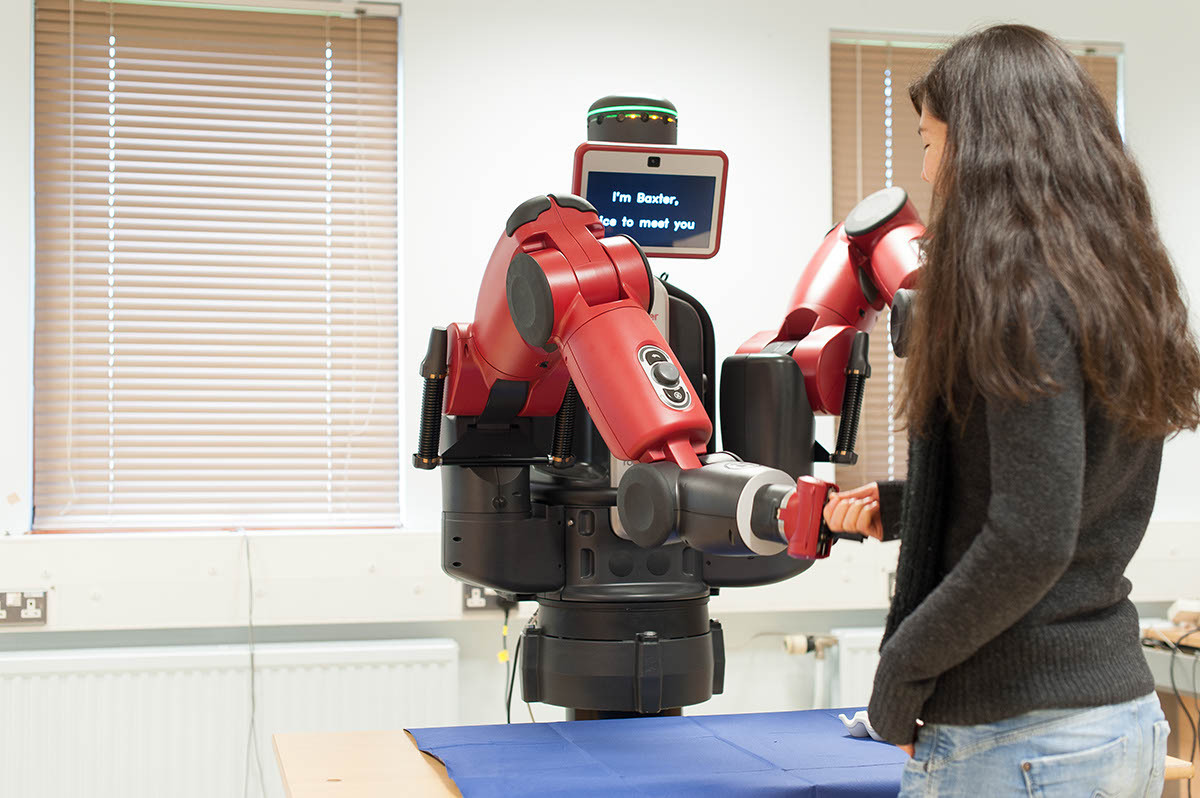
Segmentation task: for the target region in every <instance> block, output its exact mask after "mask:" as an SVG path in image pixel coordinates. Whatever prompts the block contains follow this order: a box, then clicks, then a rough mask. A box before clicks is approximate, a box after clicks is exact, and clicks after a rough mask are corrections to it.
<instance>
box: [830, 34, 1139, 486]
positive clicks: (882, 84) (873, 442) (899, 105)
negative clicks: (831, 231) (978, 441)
mask: <svg viewBox="0 0 1200 798" xmlns="http://www.w3.org/2000/svg"><path fill="white" fill-rule="evenodd" d="M830 51H831V63H830V72H831V78H830V80H831V86H830V89H831V95H830V96H831V102H832V107H831V112H832V144H833V221H834V222H840V221H842V220H844V219H845V218H846V215H847V214H849V213H850V210H851V209H852V208H853V207H854V206H855V205H856V204H858V202H859V200H861V199H862V198H863V197H865V196H867V195H868V194H871V193H872V192H874V191H878V190H879V189H881V188H886V187H889V186H893V185H896V186H901V187H903V188H904V189H905V190H907V191H908V195H909V197H910V198H911V199H912V201H913V203H914V204H915V205H916V207H917V209H918V210H919V211H920V212H921V216H922V218H924V219H928V218H929V207H930V200H931V194H930V187H929V185H928V184H927V183H925V181H924V180H922V179H921V162H922V159H923V150H922V146H921V138H920V136H919V135H918V134H917V124H918V117H917V113H916V112H915V111H914V110H913V107H912V103H911V102H910V101H909V99H908V86H909V84H911V83H912V82H913V81H914V80H916V79H917V78H919V77H920V76H921V75H922V74H924V72H925V70H926V69H928V67H929V65H930V63H931V62H932V61H933V59H934V58H936V57H937V55H938V53H939V52H940V49H938V48H936V47H935V46H934V45H932V44H931V45H929V46H891V45H879V44H853V43H840V42H835V43H833V44H831V45H830ZM1077 57H1078V58H1079V60H1080V63H1081V64H1082V65H1083V66H1084V68H1085V69H1087V71H1088V72H1089V74H1091V76H1092V79H1093V80H1095V81H1096V85H1097V86H1098V87H1099V88H1100V92H1101V94H1103V95H1104V97H1105V98H1106V99H1107V100H1108V101H1109V103H1110V104H1111V105H1112V107H1113V110H1114V113H1115V112H1116V108H1117V85H1118V80H1117V73H1118V69H1117V58H1116V57H1115V56H1113V55H1096V54H1091V53H1084V54H1081V55H1078V56H1077ZM887 324H888V314H887V312H885V313H884V314H882V315H881V316H880V319H879V322H878V323H877V324H876V325H875V329H874V330H872V331H871V348H870V360H871V370H872V373H871V379H869V380H867V387H866V392H865V395H864V398H863V413H862V421H861V424H860V427H859V437H858V447H857V448H858V452H859V460H858V464H857V465H855V466H853V467H849V468H844V467H839V468H838V469H837V482H838V484H839V485H841V486H843V487H846V488H850V487H857V486H858V485H861V484H863V483H865V482H872V481H876V480H886V479H904V477H905V475H906V473H907V454H908V440H907V438H906V437H905V433H904V430H903V429H902V427H903V422H902V421H898V420H897V419H896V418H895V415H894V412H893V408H894V405H895V397H896V391H897V387H898V386H899V383H900V380H901V379H902V378H903V375H904V361H903V360H901V359H899V358H896V357H894V356H893V354H892V351H891V341H890V340H889V335H888V327H887Z"/></svg>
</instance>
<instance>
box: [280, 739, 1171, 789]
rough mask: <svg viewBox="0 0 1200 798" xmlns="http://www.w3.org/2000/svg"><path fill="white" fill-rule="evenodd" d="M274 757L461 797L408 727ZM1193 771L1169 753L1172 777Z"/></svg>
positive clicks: (304, 780)
mask: <svg viewBox="0 0 1200 798" xmlns="http://www.w3.org/2000/svg"><path fill="white" fill-rule="evenodd" d="M274 744H275V756H276V760H277V762H278V763H279V772H280V774H281V776H282V778H283V783H284V789H285V791H286V793H287V796H288V798H396V796H403V797H404V798H459V797H460V796H461V793H460V792H459V791H458V789H457V788H456V787H455V786H454V782H452V781H451V780H450V778H449V777H448V776H447V775H446V768H445V766H444V765H443V764H442V763H441V762H439V761H438V760H437V759H434V758H433V757H431V756H429V755H427V754H422V753H421V752H420V751H418V750H417V747H416V744H415V743H414V742H413V739H412V737H411V736H410V735H409V734H407V733H406V732H403V731H368V732H341V733H328V734H277V735H275V737H274ZM1193 775H1194V770H1193V767H1192V765H1191V763H1189V762H1185V761H1183V760H1181V759H1174V758H1173V757H1167V770H1166V777H1167V779H1168V780H1175V779H1186V778H1190V777H1191V776H1193Z"/></svg>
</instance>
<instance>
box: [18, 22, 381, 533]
mask: <svg viewBox="0 0 1200 798" xmlns="http://www.w3.org/2000/svg"><path fill="white" fill-rule="evenodd" d="M35 38H36V46H35V105H36V107H35V125H36V131H35V134H36V139H35V141H36V143H35V147H36V153H35V173H36V191H37V198H36V245H37V263H36V316H35V358H34V360H35V374H34V381H35V397H36V401H35V418H34V424H35V427H34V429H35V432H34V436H35V441H34V446H35V467H34V480H35V481H34V529H35V530H43V531H44V530H89V529H118V530H120V529H164V530H172V529H205V528H229V527H242V528H279V527H288V528H298V527H299V528H302V527H372V526H394V525H396V524H397V523H398V522H399V509H400V508H399V429H398V416H399V414H398V378H397V374H398V371H397V329H398V325H397V269H396V257H397V251H396V246H397V245H396V166H397V164H396V141H397V129H396V125H397V121H396V120H397V82H396V75H397V25H396V20H395V19H394V18H392V19H388V18H363V17H358V18H355V19H342V18H339V17H327V16H317V15H300V14H279V13H263V12H246V11H229V10H214V9H206V8H183V7H158V6H150V5H134V4H122V3H116V4H114V3H102V2H94V1H93V0H38V3H37V10H36V28H35Z"/></svg>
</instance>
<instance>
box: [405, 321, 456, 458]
mask: <svg viewBox="0 0 1200 798" xmlns="http://www.w3.org/2000/svg"><path fill="white" fill-rule="evenodd" d="M447 340H448V336H447V335H446V328H445V327H434V328H433V329H432V330H430V331H429V349H428V350H426V352H425V359H424V360H422V361H421V376H422V377H424V378H425V391H424V393H423V394H422V397H421V434H420V437H419V438H418V439H417V453H416V454H414V455H413V465H414V466H415V467H417V468H423V469H433V468H437V467H438V466H439V465H441V464H442V458H441V457H439V456H438V449H439V448H440V447H441V442H442V397H443V396H444V394H445V391H446V342H447Z"/></svg>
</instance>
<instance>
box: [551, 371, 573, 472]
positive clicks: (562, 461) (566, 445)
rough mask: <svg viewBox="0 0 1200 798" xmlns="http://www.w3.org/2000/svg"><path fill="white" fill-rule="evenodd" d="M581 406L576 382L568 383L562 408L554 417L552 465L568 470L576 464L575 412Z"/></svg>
mask: <svg viewBox="0 0 1200 798" xmlns="http://www.w3.org/2000/svg"><path fill="white" fill-rule="evenodd" d="M578 406H579V391H577V390H575V382H574V381H571V382H568V383H567V392H566V394H564V395H563V402H562V406H561V407H560V408H558V415H556V416H555V417H554V446H553V447H552V448H551V449H550V465H552V466H554V467H555V468H567V467H568V466H570V465H572V464H574V462H575V454H574V449H575V410H576V408H578Z"/></svg>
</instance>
